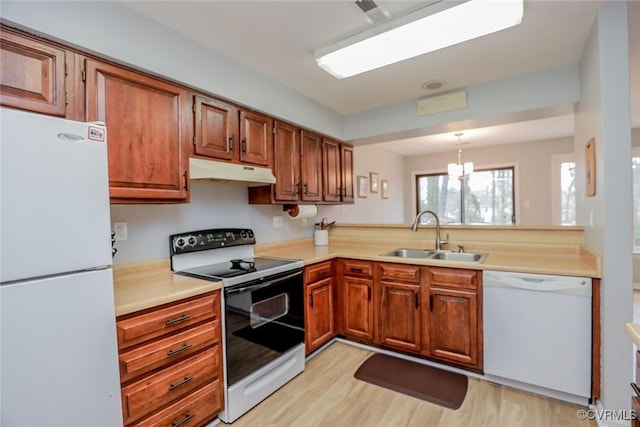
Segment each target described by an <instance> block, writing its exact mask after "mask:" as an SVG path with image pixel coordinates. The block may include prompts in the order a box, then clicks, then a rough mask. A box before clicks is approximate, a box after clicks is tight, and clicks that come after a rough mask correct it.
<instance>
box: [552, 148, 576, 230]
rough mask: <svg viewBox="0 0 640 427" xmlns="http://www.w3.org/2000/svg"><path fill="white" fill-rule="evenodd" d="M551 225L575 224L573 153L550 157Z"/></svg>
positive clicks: (574, 163)
mask: <svg viewBox="0 0 640 427" xmlns="http://www.w3.org/2000/svg"><path fill="white" fill-rule="evenodd" d="M552 168H553V169H552V179H551V183H552V185H553V189H552V191H551V194H552V197H553V200H552V203H551V205H552V210H553V223H554V224H558V225H575V224H576V162H575V157H574V154H573V153H569V154H555V155H553V156H552Z"/></svg>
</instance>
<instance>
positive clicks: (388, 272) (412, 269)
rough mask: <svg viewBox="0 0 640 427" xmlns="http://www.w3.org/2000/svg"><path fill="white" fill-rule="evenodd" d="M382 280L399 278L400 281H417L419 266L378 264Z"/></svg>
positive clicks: (418, 280)
mask: <svg viewBox="0 0 640 427" xmlns="http://www.w3.org/2000/svg"><path fill="white" fill-rule="evenodd" d="M379 268H380V270H379V271H380V278H381V279H382V280H385V279H386V280H400V281H402V282H409V283H419V282H420V267H418V266H415V265H404V264H379Z"/></svg>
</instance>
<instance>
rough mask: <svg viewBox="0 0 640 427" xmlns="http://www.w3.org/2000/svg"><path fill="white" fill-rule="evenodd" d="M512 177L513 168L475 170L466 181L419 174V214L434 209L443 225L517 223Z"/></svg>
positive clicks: (446, 176) (437, 175)
mask: <svg viewBox="0 0 640 427" xmlns="http://www.w3.org/2000/svg"><path fill="white" fill-rule="evenodd" d="M513 177H514V168H513V167H507V168H496V169H483V170H476V171H475V172H473V173H472V174H471V175H470V176H468V177H466V178H464V179H456V178H451V177H449V176H448V175H447V174H425V175H417V176H416V189H417V204H416V205H417V207H418V212H420V211H422V210H425V209H429V210H432V211H434V212H436V213H437V214H438V217H440V221H441V222H442V223H444V224H446V223H449V224H451V223H460V224H515V197H514V182H513ZM423 220H424V221H426V220H428V218H426V217H423Z"/></svg>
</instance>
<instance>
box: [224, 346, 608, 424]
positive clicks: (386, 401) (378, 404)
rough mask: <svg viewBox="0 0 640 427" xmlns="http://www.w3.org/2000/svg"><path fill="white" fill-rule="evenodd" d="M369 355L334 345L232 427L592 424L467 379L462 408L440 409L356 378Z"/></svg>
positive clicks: (532, 398) (542, 400)
mask: <svg viewBox="0 0 640 427" xmlns="http://www.w3.org/2000/svg"><path fill="white" fill-rule="evenodd" d="M371 354H372V353H371V352H370V351H367V350H363V349H361V348H357V347H354V346H351V345H347V344H343V343H339V342H336V343H333V344H332V345H331V346H330V347H329V348H327V349H326V350H324V351H323V352H322V353H320V354H319V355H318V356H316V357H314V358H313V359H311V360H309V361H308V362H307V364H306V367H305V371H304V372H303V373H302V374H300V375H299V376H297V377H296V378H294V379H293V380H292V381H291V382H289V383H288V384H286V385H285V386H284V387H282V388H281V389H280V390H278V391H277V392H276V393H274V394H273V395H271V396H270V397H269V398H268V399H266V400H265V401H263V402H262V403H260V404H259V405H258V406H256V407H255V408H253V409H252V410H251V411H249V412H248V413H246V414H245V415H244V416H242V417H241V418H240V419H238V420H237V421H236V422H234V423H233V424H232V425H233V427H243V426H251V427H257V426H259V427H284V426H296V427H307V426H327V427H328V426H331V427H342V426H344V427H376V426H380V427H383V426H384V427H391V426H403V427H406V426H412V427H413V426H429V427H432V426H433V427H441V426H447V427H463V426H472V425H473V426H487V427H489V426H491V427H503V426H504V427H520V426H532V427H533V426H540V427H552V426H562V427H570V426H595V425H596V423H595V422H593V421H581V420H579V419H578V417H577V416H576V413H577V411H578V410H579V409H582V407H580V406H574V405H571V404H565V403H563V402H560V401H557V400H554V399H549V398H546V397H542V396H538V395H535V394H530V393H526V392H522V391H518V390H514V389H511V388H508V387H503V386H500V385H496V384H492V383H489V382H487V381H482V380H478V379H475V378H471V377H470V378H469V389H468V391H467V396H466V397H465V400H464V403H463V404H462V406H461V407H460V408H459V409H458V410H455V411H454V410H450V409H447V408H443V407H441V406H438V405H435V404H431V403H428V402H424V401H422V400H419V399H415V398H413V397H409V396H406V395H404V394H401V393H396V392H393V391H390V390H387V389H384V388H381V387H378V386H375V385H371V384H368V383H365V382H362V381H359V380H357V379H355V378H354V377H353V374H354V373H355V371H356V370H357V369H358V367H359V366H360V364H361V363H362V362H364V361H365V360H366V359H367V357H369V356H370V355H371ZM221 425H222V426H224V424H221Z"/></svg>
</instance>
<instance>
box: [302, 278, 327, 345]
mask: <svg viewBox="0 0 640 427" xmlns="http://www.w3.org/2000/svg"><path fill="white" fill-rule="evenodd" d="M306 288H307V292H306V295H305V298H306V299H307V301H306V307H307V309H306V310H305V313H306V315H307V328H306V334H305V335H306V345H307V354H309V353H311V352H312V351H314V350H316V349H317V348H319V347H320V346H322V345H323V344H325V343H326V342H328V341H329V340H330V339H331V338H333V336H334V324H333V279H332V278H331V277H329V278H327V279H324V280H321V281H319V282H315V283H312V284H310V285H307V287H306Z"/></svg>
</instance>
